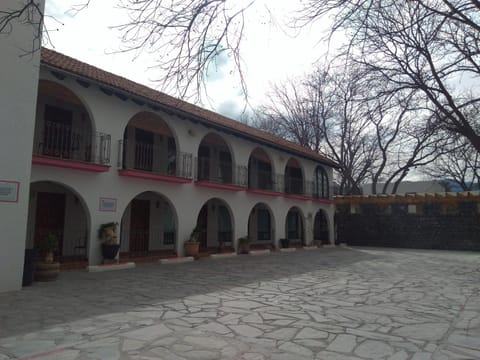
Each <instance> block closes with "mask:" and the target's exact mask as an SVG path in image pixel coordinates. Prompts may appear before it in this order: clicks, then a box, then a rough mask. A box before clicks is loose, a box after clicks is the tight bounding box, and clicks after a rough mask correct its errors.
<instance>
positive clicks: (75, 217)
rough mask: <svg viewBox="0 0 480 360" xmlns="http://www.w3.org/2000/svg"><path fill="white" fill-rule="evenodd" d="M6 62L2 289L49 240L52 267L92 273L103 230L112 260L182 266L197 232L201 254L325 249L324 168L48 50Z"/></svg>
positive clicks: (298, 150)
mask: <svg viewBox="0 0 480 360" xmlns="http://www.w3.org/2000/svg"><path fill="white" fill-rule="evenodd" d="M2 49H3V45H2ZM2 53H3V52H2ZM5 54H8V55H9V56H10V57H7V58H6V59H7V61H11V63H10V64H9V65H8V66H9V68H7V67H5V68H4V70H3V71H2V74H1V80H2V81H1V82H0V84H1V85H0V96H1V97H2V106H4V108H6V109H7V112H4V111H2V116H1V121H0V138H1V141H0V143H1V145H0V146H1V155H0V156H1V157H0V159H1V169H2V170H1V176H0V185H1V186H2V189H3V190H2V191H3V193H4V195H3V197H2V198H0V215H1V218H0V226H1V227H2V237H1V238H0V248H1V252H0V253H1V255H0V257H1V259H0V260H1V261H0V274H1V275H0V291H7V290H12V289H18V288H20V286H21V276H22V266H23V253H24V250H25V249H28V248H32V247H34V246H36V245H37V244H38V243H39V242H40V241H42V239H43V238H44V237H45V236H46V235H47V234H49V233H54V234H56V235H57V237H58V239H59V240H60V249H59V251H58V253H57V257H58V259H59V260H60V262H64V263H69V262H70V263H72V262H75V263H77V264H81V266H83V265H82V264H84V265H86V264H99V263H100V262H101V254H100V243H99V241H98V240H97V230H98V228H99V226H100V224H102V223H107V222H117V223H119V224H120V231H119V235H120V242H121V249H120V255H119V256H120V260H124V259H130V260H131V259H134V260H143V259H145V258H151V257H159V256H181V255H182V254H183V243H184V241H185V240H187V239H188V238H189V235H190V233H191V231H192V229H193V228H194V227H195V226H197V225H198V226H199V227H200V228H201V229H202V236H201V247H202V249H203V250H204V251H209V250H211V251H214V250H215V249H216V248H217V247H218V246H219V244H220V243H221V244H223V245H224V246H227V247H231V248H236V246H237V239H238V238H239V237H241V236H245V235H249V237H250V238H251V239H252V241H253V244H256V245H257V246H275V247H278V243H279V239H280V238H289V239H291V241H293V242H297V243H298V244H304V245H308V244H311V243H312V242H313V241H314V240H315V239H316V240H321V241H322V242H324V243H327V242H330V243H333V215H334V204H333V200H332V189H331V185H332V167H334V166H335V164H334V163H333V162H332V161H331V160H329V159H327V158H326V157H324V156H321V155H319V154H317V153H315V152H312V151H310V150H309V149H305V148H302V147H300V146H298V145H296V144H294V143H291V142H288V141H285V140H283V139H280V138H277V137H274V136H272V135H270V134H267V133H264V132H262V131H260V130H257V129H254V128H251V127H248V126H246V125H244V124H241V123H238V122H236V121H233V120H231V119H228V118H226V117H223V116H221V115H219V114H216V113H213V112H211V111H208V110H205V109H202V108H199V107H196V106H194V105H191V104H189V103H186V102H183V101H181V100H178V99H175V98H173V97H170V96H167V95H165V94H163V93H160V92H157V91H155V90H152V89H149V88H147V87H145V86H142V85H139V84H137V83H134V82H132V81H129V80H127V79H124V78H121V77H119V76H116V75H114V74H111V73H108V72H106V71H103V70H100V69H98V68H95V67H93V66H90V65H88V64H85V63H82V62H80V61H78V60H75V59H72V58H69V57H67V56H65V55H62V54H60V53H57V52H54V51H52V50H48V49H42V50H41V61H40V66H35V61H38V58H37V60H35V57H38V56H40V52H39V53H38V54H35V55H34V58H33V59H30V60H29V61H28V62H27V61H26V62H25V63H22V62H18V59H17V57H16V54H15V51H14V49H13V48H12V49H11V52H10V53H8V51H7V52H5ZM15 61H17V62H15ZM4 62H5V59H4V58H3V55H2V65H3V63H4ZM37 63H38V62H37ZM5 70H7V71H6V72H5ZM14 75H15V76H14ZM18 82H19V83H18ZM36 90H38V92H37V93H36ZM12 91H14V92H15V94H17V95H18V97H19V98H17V97H16V96H14V95H13V94H12V93H11V92H12ZM0 192H1V191H0ZM7 192H8V195H5V194H6V193H7ZM14 192H18V194H14ZM3 229H5V230H3Z"/></svg>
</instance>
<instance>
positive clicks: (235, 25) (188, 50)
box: [118, 0, 255, 96]
mask: <svg viewBox="0 0 480 360" xmlns="http://www.w3.org/2000/svg"><path fill="white" fill-rule="evenodd" d="M254 3H255V0H250V1H246V2H240V3H236V2H234V1H230V0H189V1H185V0H121V4H122V5H121V6H122V7H123V8H125V9H126V10H127V11H128V13H129V15H130V21H129V22H128V23H126V24H123V25H120V26H118V28H119V29H120V30H121V31H123V34H124V35H123V41H124V48H123V50H122V51H134V52H136V53H140V52H142V51H149V52H151V53H153V54H155V56H156V58H157V59H158V60H157V67H158V68H159V69H160V70H161V73H162V75H161V76H162V82H163V84H164V87H166V86H172V85H173V88H174V89H173V90H176V91H177V92H178V93H179V94H180V95H181V96H186V95H188V94H189V91H190V89H191V87H192V86H193V88H194V89H193V91H194V93H195V94H197V95H198V94H199V93H200V92H201V90H202V88H203V86H204V85H205V82H204V81H205V77H206V74H207V70H208V68H209V66H212V64H213V65H214V64H215V60H216V58H217V57H218V56H220V55H221V54H224V53H225V54H226V55H227V56H228V57H229V58H230V59H231V60H232V61H233V62H234V63H235V65H236V67H237V69H238V74H239V78H240V82H241V85H242V88H243V90H244V92H245V93H246V85H245V81H244V78H243V71H242V61H241V57H240V47H241V46H240V45H241V42H242V39H243V36H244V27H245V25H246V19H245V17H246V15H247V13H248V10H249V8H250V7H251V6H252V5H253V4H254Z"/></svg>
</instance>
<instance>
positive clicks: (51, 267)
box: [35, 233, 60, 281]
mask: <svg viewBox="0 0 480 360" xmlns="http://www.w3.org/2000/svg"><path fill="white" fill-rule="evenodd" d="M57 250H58V238H57V236H56V235H55V234H53V233H49V234H48V235H47V236H45V238H43V240H42V242H41V243H40V251H41V253H42V254H43V255H44V258H43V261H40V262H38V263H37V266H36V269H35V280H37V281H51V280H55V279H56V278H57V277H58V274H59V273H60V263H58V262H55V261H54V252H55V251H57Z"/></svg>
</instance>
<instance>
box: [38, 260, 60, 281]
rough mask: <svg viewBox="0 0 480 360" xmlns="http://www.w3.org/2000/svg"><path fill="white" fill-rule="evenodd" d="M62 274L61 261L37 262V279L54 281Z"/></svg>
mask: <svg viewBox="0 0 480 360" xmlns="http://www.w3.org/2000/svg"><path fill="white" fill-rule="evenodd" d="M59 274H60V263H58V262H52V263H44V262H39V263H37V269H36V270H35V280H36V281H52V280H55V279H56V278H58V275H59Z"/></svg>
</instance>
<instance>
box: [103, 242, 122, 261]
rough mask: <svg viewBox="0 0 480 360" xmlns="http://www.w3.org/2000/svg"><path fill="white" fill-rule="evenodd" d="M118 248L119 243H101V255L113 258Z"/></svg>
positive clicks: (109, 258) (105, 257)
mask: <svg viewBox="0 0 480 360" xmlns="http://www.w3.org/2000/svg"><path fill="white" fill-rule="evenodd" d="M119 249H120V245H119V244H102V256H103V258H104V259H108V260H114V259H115V258H116V257H117V254H118V250H119Z"/></svg>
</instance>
